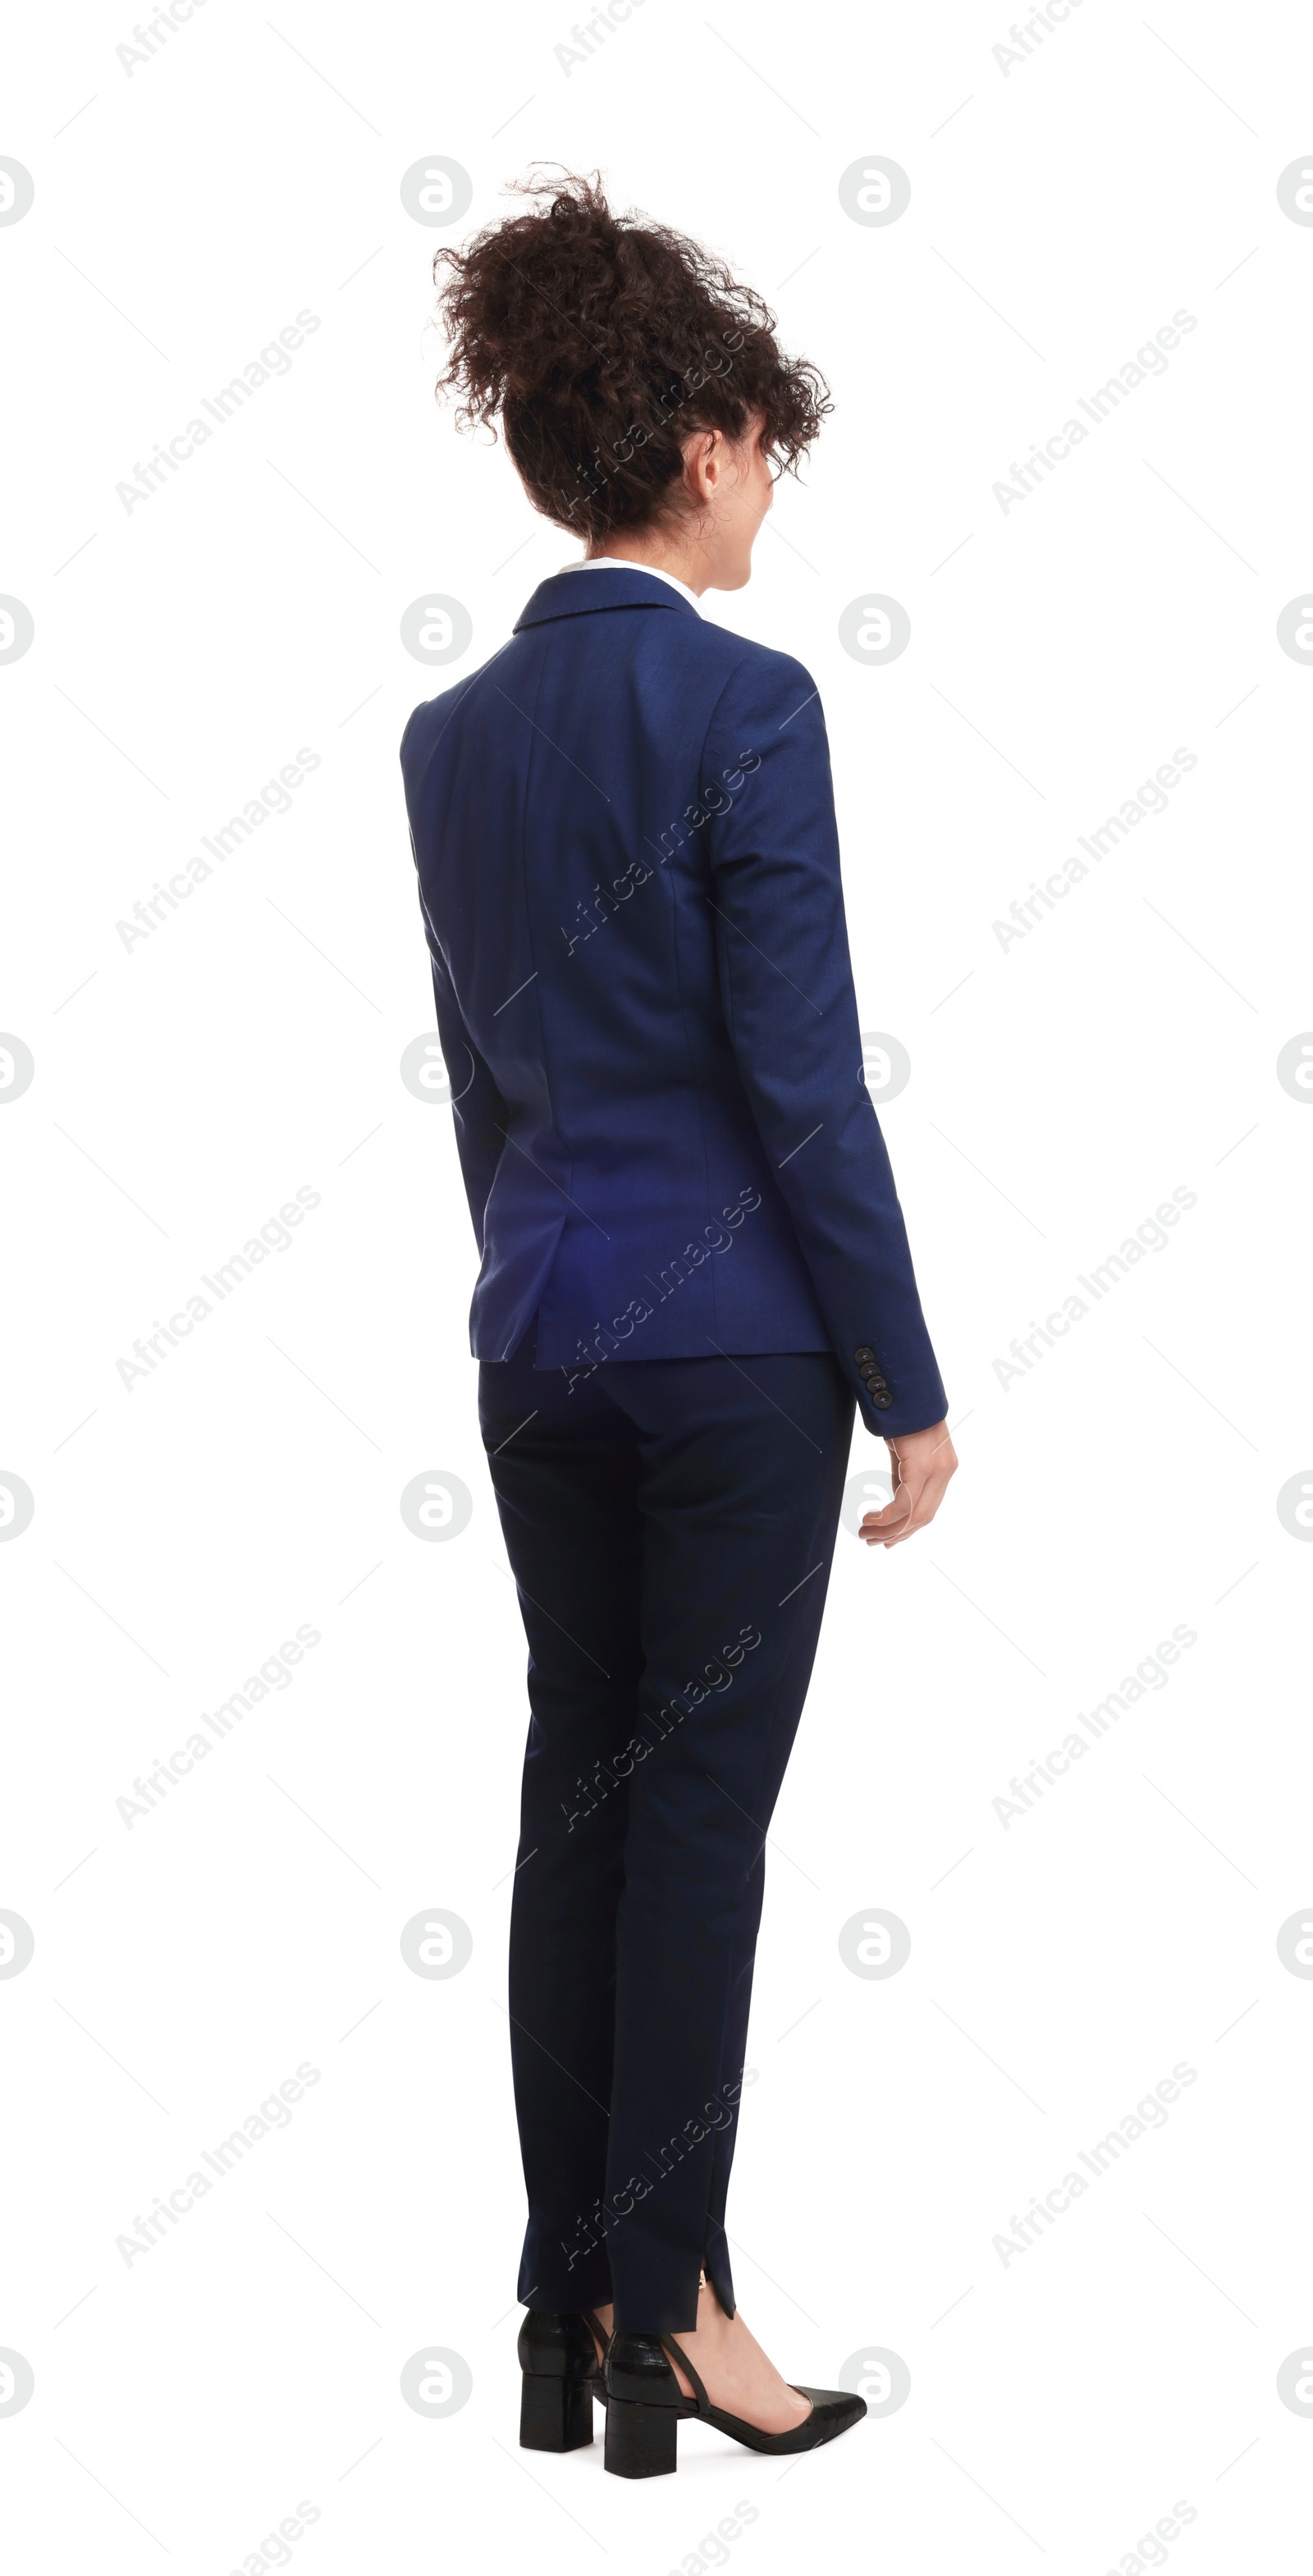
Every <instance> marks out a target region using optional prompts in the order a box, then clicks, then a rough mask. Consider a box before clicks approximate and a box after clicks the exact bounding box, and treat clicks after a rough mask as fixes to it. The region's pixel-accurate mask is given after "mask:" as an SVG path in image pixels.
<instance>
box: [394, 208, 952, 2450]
mask: <svg viewBox="0 0 1313 2576" xmlns="http://www.w3.org/2000/svg"><path fill="white" fill-rule="evenodd" d="M528 194H529V196H530V198H531V201H532V202H531V204H530V207H529V209H528V210H527V211H525V212H522V213H520V214H517V215H516V216H515V217H513V218H512V219H510V220H508V221H506V222H503V223H500V224H494V225H492V226H490V227H489V228H488V229H486V230H485V231H484V232H483V233H481V234H480V235H479V236H478V238H477V239H476V240H475V241H474V242H473V244H472V245H471V246H470V247H469V248H468V249H466V250H465V251H463V252H458V251H445V252H442V253H440V254H439V258H438V260H437V261H436V262H435V268H442V267H444V266H445V268H446V270H447V272H448V274H447V278H446V282H445V286H444V292H443V299H442V301H443V310H444V316H445V320H446V323H447V326H448V329H449V332H450V335H451V340H452V352H451V359H450V364H449V367H448V369H447V371H446V374H445V376H444V378H443V379H442V386H441V387H440V390H442V389H444V388H445V389H449V390H454V391H456V392H458V393H459V394H460V395H461V396H462V397H463V403H464V408H463V411H462V413H461V415H460V417H461V419H462V421H464V422H466V423H468V422H469V421H471V420H473V421H477V422H479V423H489V422H491V421H493V420H495V419H497V418H500V421H501V424H502V428H503V432H504V435H505V438H506V444H507V447H508V450H509V452H510V455H511V458H512V460H513V462H514V464H515V466H516V469H517V471H518V473H519V476H520V479H521V481H522V482H523V485H524V488H525V491H526V493H527V495H528V498H529V500H530V502H531V503H532V505H533V506H534V508H535V509H537V510H539V511H540V512H542V513H543V515H544V516H545V517H547V518H548V519H550V520H551V521H553V522H554V523H555V524H556V525H557V526H559V527H561V528H563V529H566V530H568V531H570V532H571V533H572V534H574V535H576V536H577V537H579V538H581V539H582V540H583V542H584V545H585V548H586V556H585V560H584V561H583V562H582V563H579V564H576V565H574V566H573V567H571V568H569V569H567V570H564V571H561V572H558V573H555V574H553V575H552V576H551V577H550V578H549V579H547V580H546V581H544V582H543V583H542V584H541V585H540V587H539V588H538V589H537V590H536V591H535V592H534V594H533V597H532V598H531V600H530V601H529V603H528V605H527V607H526V608H525V609H524V611H523V613H522V614H521V616H520V617H519V619H518V620H517V622H516V626H515V629H514V633H513V635H512V637H511V638H510V640H509V642H508V643H507V644H505V645H504V646H503V647H502V649H501V651H500V652H499V653H496V654H494V656H493V658H492V660H491V661H490V662H488V663H487V664H485V666H484V667H483V669H482V670H480V671H477V672H475V673H474V674H473V676H472V677H471V678H469V679H466V680H463V681H462V682H460V683H459V684H458V685H457V686H456V687H455V688H453V689H450V690H448V691H446V692H445V693H444V694H443V695H442V696H441V697H438V698H435V699H433V700H431V701H430V702H429V703H428V704H427V705H425V706H421V707H418V708H417V709H416V711H415V714H414V715H413V716H412V718H411V721H410V723H409V725H408V727H407V729H406V734H405V738H404V741H403V744H402V767H403V771H404V775H405V784H406V796H407V803H408V808H409V813H410V820H411V828H412V833H413V839H414V848H415V860H416V866H417V869H418V874H419V888H420V898H421V906H422V910H423V915H424V921H425V926H426V931H427V936H428V942H429V948H430V952H431V955H432V961H433V983H434V992H435V997H436V1003H437V1016H438V1027H439V1032H440V1036H441V1040H442V1049H443V1054H444V1057H445V1059H446V1064H447V1068H448V1072H449V1075H450V1079H451V1084H452V1090H453V1095H454V1110H455V1121H456V1133H457V1142H458V1145H459V1149H460V1157H461V1165H462V1170H463V1175H464V1181H465V1187H466V1192H467V1195H468V1198H469V1203H470V1213H471V1215H472V1217H473V1220H474V1231H475V1236H476V1238H477V1241H478V1244H479V1249H480V1253H481V1256H482V1266H481V1268H480V1271H479V1278H478V1285H477V1287H476V1289H475V1293H474V1304H473V1310H472V1317H471V1340H472V1348H473V1351H474V1353H475V1356H476V1357H477V1358H478V1359H479V1360H480V1362H481V1363H482V1365H481V1369H480V1379H479V1406H480V1422H481V1428H482V1434H483V1439H484V1443H485V1446H486V1448H487V1452H488V1459H489V1465H490V1469H491V1473H492V1478H493V1483H494V1486H495V1489H496V1493H497V1501H498V1507H499V1510H500V1513H501V1520H502V1527H503V1530H504V1533H505V1538H506V1545H507V1550H508V1552H509V1555H510V1560H511V1564H512V1567H513V1569H514V1572H515V1576H516V1581H517V1584H518V1587H519V1593H520V1604H521V1610H522V1614H523V1618H524V1624H525V1628H526V1631H527V1634H528V1640H529V1650H530V1652H529V1699H530V1707H531V1712H532V1714H531V1721H530V1727H529V1737H528V1746H527V1752H526V1758H525V1769H524V1793H523V1807H522V1815H521V1836H520V1845H519V1853H518V1859H517V1867H516V1877H515V1894H514V1903H513V1912H512V1923H511V1959H510V2006H511V2033H512V2040H511V2045H512V2058H513V2067H514V2077H515V2095H516V2108H517V2116H518V2121H519V2128H520V2139H521V2148H522V2154H523V2160H524V2172H525V2181H526V2187H527V2192H528V2201H529V2223H528V2231H527V2234H526V2238H525V2244H524V2254H523V2260H522V2263H521V2269H520V2286H519V2295H520V2297H521V2299H522V2300H523V2301H524V2302H525V2303H526V2305H527V2306H528V2309H529V2314H528V2317H527V2318H526V2321H525V2324H524V2327H523V2329H522V2332H521V2336H520V2359H521V2363H522V2366H523V2370H524V2401H523V2416H522V2425H521V2440H522V2441H523V2442H524V2443H526V2444H527V2445H529V2446H530V2447H536V2448H539V2449H548V2450H564V2449H571V2448H573V2447H575V2446H576V2445H577V2444H581V2443H585V2442H590V2441H591V2440H592V2401H593V2398H594V2396H597V2397H599V2398H601V2399H602V2400H603V2401H604V2402H605V2403H606V2406H607V2424H606V2466H607V2468H608V2469H611V2470H613V2471H615V2472H616V2473H617V2474H618V2475H620V2476H622V2477H646V2476H652V2475H657V2474H660V2473H662V2472H664V2471H667V2470H671V2469H673V2468H674V2467H675V2464H676V2426H677V2423H678V2421H679V2419H680V2417H681V2415H689V2414H693V2413H695V2412H696V2413H699V2414H701V2415H702V2417H703V2419H704V2420H706V2421H709V2422H710V2423H712V2424H714V2425H716V2426H718V2427H719V2429H720V2430H722V2431H724V2432H727V2433H730V2434H732V2435H733V2436H734V2437H735V2438H736V2439H737V2440H739V2441H742V2442H745V2443H748V2444H750V2445H751V2446H752V2447H753V2448H754V2449H757V2450H765V2451H773V2452H792V2451H799V2450H804V2449H809V2448H811V2447H812V2446H813V2445H814V2444H815V2443H818V2442H821V2441H825V2440H828V2439H830V2438H831V2437H832V2436H833V2435H834V2434H836V2433H838V2432H842V2431H844V2430H845V2429H846V2428H847V2427H848V2426H849V2425H850V2424H852V2423H855V2422H856V2421H857V2420H858V2419H859V2417H860V2416H861V2415H862V2414H864V2413H865V2408H864V2406H863V2404H862V2401H861V2399H860V2398H857V2397H851V2396H847V2395H844V2394H842V2393H834V2392H826V2391H824V2390H812V2389H806V2388H802V2389H799V2388H795V2387H793V2386H791V2385H789V2384H788V2383H787V2382H786V2381H785V2380H784V2379H783V2378H782V2377H781V2375H780V2373H779V2372H778V2371H777V2370H776V2369H775V2368H774V2366H773V2364H772V2363H771V2362H769V2361H768V2360H767V2358H766V2355H765V2354H764V2353H763V2352H762V2351H761V2349H760V2347H759V2346H758V2345H757V2344H756V2343H755V2342H754V2340H753V2338H752V2336H751V2335H750V2334H749V2333H748V2330H747V2327H746V2326H745V2325H744V2322H743V2320H742V2318H741V2317H740V2316H739V2315H738V2314H737V2313H736V2310H735V2303H734V2289H733V2281H732V2277H731V2271H730V2262H729V2251H728V2246H727V2241H726V2236H725V2227H724V2214H725V2197H726V2187H727V2184H728V2179H729V2168H730V2158H731V2155H732V2152H733V2143H734V2131H735V2126H736V2122H737V2116H738V2106H739V2093H740V2086H741V2081H742V2075H743V2062H744V2055H745V2048H746V2035H747V2022H748V2001H749V1994H750V1989H751V1983H752V1963H753V1953H754V1948H755V1943H756V1934H757V1926H758V1922H759V1919H760V1913H761V1902H762V1881H763V1870H762V1855H763V1848H764V1842H765V1836H766V1829H767V1827H768V1826H769V1823H770V1819H771V1813H772V1809H773V1807H774V1804H775V1800H776V1798H777V1796H778V1793H779V1788H780V1783H781V1780H782V1777H783V1773H784V1768H785V1764H786V1762H787V1760H788V1756H789V1751H790V1748H791V1745H792V1742H793V1737H794V1733H795V1730H796V1728H797V1724H798V1719H799V1715H800V1713H801V1709H802V1703H803V1698H804V1695H805V1692H806V1687H807V1682H808V1678H809V1675H810V1672H811V1666H812V1660H813V1656H814V1654H815V1648H816V1639H817V1633H818V1630H819V1626H820V1619H821V1611H822V1608H823V1603H824V1595H825V1588H826V1581H827V1577H828V1571H829V1563H830V1556H831V1552H832V1549H833V1544H834V1537H835V1531H836V1528H837V1524H838V1517H839V1508H840V1503H841V1499H842V1494H843V1487H844V1480H845V1475H846V1472H847V1465H848V1456H849V1445H850V1438H851V1432H852V1423H853V1415H854V1408H855V1409H856V1411H857V1412H858V1414H860V1416H861V1419H862V1421H863V1423H864V1425H865V1427H866V1428H867V1430H868V1431H871V1432H882V1433H883V1434H884V1436H885V1438H886V1439H887V1440H888V1443H889V1448H890V1452H891V1456H892V1458H893V1461H894V1467H893V1476H894V1483H895V1488H896V1490H895V1493H894V1498H893V1501H892V1502H891V1503H890V1504H889V1506H888V1507H887V1508H886V1509H885V1510H884V1511H882V1512H878V1513H868V1514H867V1516H866V1519H865V1521H864V1522H863V1525H862V1535H863V1537H864V1538H865V1539H866V1540H867V1542H868V1544H870V1545H872V1546H882V1547H889V1546H896V1545H899V1544H901V1543H902V1541H903V1540H904V1539H905V1538H907V1537H908V1536H909V1535H910V1533H911V1531H912V1530H914V1529H915V1528H917V1527H919V1526H921V1525H923V1524H924V1523H925V1522H926V1521H928V1520H929V1519H930V1518H931V1517H932V1515H933V1513H934V1511H935V1510H936V1508H937V1506H938V1503H939V1501H940V1498H941V1496H942V1494H943V1491H944V1488H945V1486H946V1484H947V1481H948V1478H949V1476H950V1475H951V1474H952V1473H953V1470H954V1467H955V1465H956V1460H955V1458H954V1454H953V1449H952V1445H951V1443H950V1441H949V1437H948V1433H947V1429H946V1426H945V1422H944V1413H945V1398H944V1391H943V1387H942V1384H941V1382H940V1377H939V1371H938V1369H937V1367H936V1364H935V1358H934V1353H933V1351H932V1349H931V1347H930V1342H929V1338H928V1336H927V1333H926V1328H925V1325H924V1322H923V1320H922V1316H921V1309H920V1305H919V1302H918V1298H917V1292H916V1284H915V1280H914V1278H913V1273H912V1264H911V1258H910V1255H909V1252H908V1248H907V1239H906V1234H905V1232H904V1227H903V1220H902V1216H901V1213H900V1210H899V1206H898V1202H897V1199H896V1197H895V1195H894V1188H893V1181H892V1176H891V1174H890V1170H889V1164H888V1159H887V1156H886V1154H885V1149H884V1145H883V1142H882V1139H881V1136H880V1131H879V1127H878V1125H877V1122H876V1117H875V1113H874V1110H873V1109H872V1106H871V1102H870V1100H869V1098H868V1096H867V1093H866V1090H865V1086H864V1083H863V1078H862V1049H861V1040H860V1036H859V1033H858V1025H857V1011H856V1004H855V1001H854V996H853V986H852V976H851V970H850V966H849V960H848V947H847V937H846V931H845V926H844V913H843V897H842V892H841V887H840V879H839V859H838V849H837V842H836V835H835V823H834V806H833V797H832V792H831V785H830V773H829V761H828V754H827V750H826V740H825V730H824V725H823V722H822V718H821V712H820V708H819V705H818V703H817V695H816V691H815V688H814V687H813V685H812V682H811V680H810V679H809V677H808V675H807V673H806V671H805V670H803V668H802V666H801V665H800V664H799V663H797V662H795V661H793V660H791V659H790V658H789V657H788V656H787V655H785V654H781V653H774V652H769V651H767V650H765V649H764V648H763V647H762V646H760V645H757V644H751V643H747V642H745V641H744V640H743V639H742V638H741V637H739V636H736V635H734V634H732V633H730V632H728V631H727V630H726V629H724V628H722V627H719V626H715V625H712V624H711V623H710V622H709V621H707V620H705V619H704V618H703V617H702V615H701V612H700V610H699V608H698V600H699V598H700V597H701V595H702V594H703V593H704V592H705V591H706V590H708V589H716V590H738V589H741V588H742V586H743V584H744V583H745V582H746V581H747V579H748V577H749V571H750V567H751V555H752V545H753V540H754V538H755V536H756V534H757V530H758V528H759V527H760V525H761V521H762V519H763V517H764V515H765V513H766V511H767V509H768V508H769V506H770V502H771V497H772V488H773V475H774V473H775V472H777V471H779V470H781V469H782V468H783V467H785V466H796V463H797V460H798V458H799V456H800V455H801V454H802V453H803V452H804V451H805V449H806V448H807V447H808V446H809V444H810V442H811V441H812V439H813V438H814V437H815V436H816V433H817V431H818V429H819V427H820V424H821V420H822V418H823V416H824V414H825V413H826V412H827V411H828V410H829V408H830V404H829V400H828V396H827V393H826V389H825V386H824V383H823V381H822V380H821V378H820V377H819V376H818V375H817V373H816V371H815V370H814V369H813V368H812V367H810V366H808V365H806V364H803V363H800V362H796V361H793V360H790V359H788V358H786V357H785V356H783V355H782V354H781V352H780V350H779V348H778V347H777V345H776V342H775V339H774V337H773V317H772V316H771V315H770V313H769V312H768V311H767V309H766V307H765V306H764V304H763V303H762V302H761V299H760V298H759V297H758V296H757V295H755V294H754V293H752V292H751V291H750V290H749V289H747V288H746V287H743V286H742V285H739V284H737V283H736V282H735V280H734V279H733V278H732V277H731V276H730V274H729V273H728V271H727V270H726V269H725V268H724V267H723V266H722V265H721V264H720V263H719V262H717V261H715V260H713V259H712V258H710V257H709V256H708V254H707V253H706V252H705V251H703V250H701V249H699V248H698V247H697V246H696V245H695V244H693V243H691V242H689V241H686V240H684V239H682V238H681V237H680V236H678V235H677V234H674V233H671V232H668V231H666V230H665V229H663V228H659V227H656V226H652V225H640V224H637V223H634V222H630V221H620V220H617V219H616V218H615V217H614V216H613V215H612V214H611V212H610V210H609V208H608V206H607V204H606V201H605V199H604V197H603V195H602V193H601V189H600V184H598V183H593V184H590V183H588V182H587V181H584V180H579V179H571V180H568V181H566V182H565V183H563V184H562V185H561V186H560V188H559V189H558V190H557V192H556V193H555V194H554V195H553V194H551V192H550V191H549V190H547V189H533V190H530V191H529V192H528ZM544 199H548V200H549V202H546V203H544V202H542V201H543V200H544ZM676 2338H678V2341H676Z"/></svg>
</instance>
